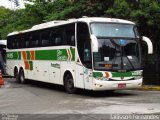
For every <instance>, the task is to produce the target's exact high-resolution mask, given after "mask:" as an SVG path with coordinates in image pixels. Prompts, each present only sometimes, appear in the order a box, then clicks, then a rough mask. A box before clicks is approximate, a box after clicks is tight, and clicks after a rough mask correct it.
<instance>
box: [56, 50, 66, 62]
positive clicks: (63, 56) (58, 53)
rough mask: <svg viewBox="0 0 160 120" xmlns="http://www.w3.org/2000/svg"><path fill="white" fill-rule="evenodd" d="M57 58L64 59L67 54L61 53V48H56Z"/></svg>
mask: <svg viewBox="0 0 160 120" xmlns="http://www.w3.org/2000/svg"><path fill="white" fill-rule="evenodd" d="M57 60H59V61H66V60H67V56H65V55H63V52H62V50H57Z"/></svg>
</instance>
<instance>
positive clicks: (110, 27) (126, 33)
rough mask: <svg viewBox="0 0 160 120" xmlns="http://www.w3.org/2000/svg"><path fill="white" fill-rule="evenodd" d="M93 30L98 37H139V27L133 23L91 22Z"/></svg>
mask: <svg viewBox="0 0 160 120" xmlns="http://www.w3.org/2000/svg"><path fill="white" fill-rule="evenodd" d="M91 32H92V34H94V35H95V36H97V37H127V38H136V37H138V32H137V29H136V27H135V26H134V25H132V24H122V23H121V24H119V23H118V24H117V23H114V24H113V23H91Z"/></svg>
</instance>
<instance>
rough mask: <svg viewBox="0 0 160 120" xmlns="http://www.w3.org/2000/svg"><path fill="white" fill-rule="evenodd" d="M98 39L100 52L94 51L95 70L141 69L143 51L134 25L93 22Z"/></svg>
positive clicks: (92, 27)
mask: <svg viewBox="0 0 160 120" xmlns="http://www.w3.org/2000/svg"><path fill="white" fill-rule="evenodd" d="M91 31H92V34H94V35H96V37H97V39H98V52H94V53H93V61H94V63H93V64H94V69H95V70H110V71H118V70H138V69H141V53H140V52H141V51H140V45H139V40H138V34H137V31H136V29H135V27H134V25H126V24H104V23H103V25H102V23H100V24H97V23H95V24H91Z"/></svg>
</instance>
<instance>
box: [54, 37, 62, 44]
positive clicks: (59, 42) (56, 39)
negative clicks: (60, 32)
mask: <svg viewBox="0 0 160 120" xmlns="http://www.w3.org/2000/svg"><path fill="white" fill-rule="evenodd" d="M61 42H62V40H61V38H60V37H56V38H55V45H61Z"/></svg>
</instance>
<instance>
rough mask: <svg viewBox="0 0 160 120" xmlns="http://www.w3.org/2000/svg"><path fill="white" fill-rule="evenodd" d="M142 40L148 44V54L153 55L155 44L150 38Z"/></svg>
mask: <svg viewBox="0 0 160 120" xmlns="http://www.w3.org/2000/svg"><path fill="white" fill-rule="evenodd" d="M142 40H143V41H144V42H146V43H147V46H148V54H153V44H152V42H151V40H150V39H149V38H148V37H145V36H142Z"/></svg>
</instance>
